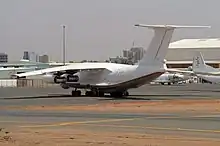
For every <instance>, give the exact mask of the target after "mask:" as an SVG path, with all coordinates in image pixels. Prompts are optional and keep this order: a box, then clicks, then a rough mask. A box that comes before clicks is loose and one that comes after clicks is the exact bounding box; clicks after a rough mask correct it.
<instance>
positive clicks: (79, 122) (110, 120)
mask: <svg viewBox="0 0 220 146" xmlns="http://www.w3.org/2000/svg"><path fill="white" fill-rule="evenodd" d="M182 118H198V117H197V116H187V117H185V116H183V117H182V116H180V117H168V116H161V117H154V116H153V117H141V118H129V119H104V120H95V121H75V122H62V123H55V124H45V125H44V124H42V125H28V126H19V127H23V128H34V127H36V128H37V127H39V128H40V127H55V126H68V125H74V124H89V123H103V122H118V121H131V120H138V119H182ZM149 128H150V127H148V129H149ZM151 128H152V127H151ZM154 129H155V127H154ZM160 129H161V128H160ZM161 130H163V129H161ZM164 130H166V128H165V129H164ZM185 130H186V129H185Z"/></svg>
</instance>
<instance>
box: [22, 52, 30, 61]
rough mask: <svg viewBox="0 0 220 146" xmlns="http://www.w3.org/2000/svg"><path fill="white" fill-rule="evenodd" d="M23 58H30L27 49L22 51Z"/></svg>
mask: <svg viewBox="0 0 220 146" xmlns="http://www.w3.org/2000/svg"><path fill="white" fill-rule="evenodd" d="M23 59H25V60H30V55H29V52H28V51H24V55H23Z"/></svg>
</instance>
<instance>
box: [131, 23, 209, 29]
mask: <svg viewBox="0 0 220 146" xmlns="http://www.w3.org/2000/svg"><path fill="white" fill-rule="evenodd" d="M134 26H137V27H148V28H167V29H169V28H211V26H188V25H145V24H135V25H134Z"/></svg>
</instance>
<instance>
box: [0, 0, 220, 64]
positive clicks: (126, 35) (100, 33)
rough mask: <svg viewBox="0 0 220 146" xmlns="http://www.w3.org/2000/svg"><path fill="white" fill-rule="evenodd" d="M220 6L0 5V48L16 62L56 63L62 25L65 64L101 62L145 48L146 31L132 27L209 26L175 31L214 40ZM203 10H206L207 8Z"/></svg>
mask: <svg viewBox="0 0 220 146" xmlns="http://www.w3.org/2000/svg"><path fill="white" fill-rule="evenodd" d="M219 4H220V1H217V0H211V1H205V0H194V1H190V0H185V1H180V0H179V1H176V0H169V1H168V0H164V1H161V0H117V1H116V0H111V1H103V0H93V1H86V0H80V1H77V0H65V2H64V1H61V0H47V1H43V0H33V1H29V0H19V1H17V0H2V1H1V2H0V19H1V23H0V31H1V33H0V40H1V43H0V48H1V52H3V53H4V52H6V53H7V54H8V55H9V60H11V57H10V56H13V60H19V59H21V58H20V56H21V55H22V52H23V51H24V50H28V51H30V52H32V51H34V52H38V53H39V54H48V55H49V56H50V58H51V60H54V61H62V57H63V55H62V52H63V51H62V25H63V24H65V25H66V26H67V27H66V60H67V61H71V60H84V59H87V60H106V59H108V58H109V57H114V56H117V55H122V50H123V49H127V48H131V47H132V43H133V42H135V44H136V46H138V47H144V49H146V48H147V46H148V43H149V41H150V40H151V38H152V34H153V32H152V30H147V29H144V28H135V27H134V24H136V23H145V24H184V25H210V26H212V28H211V29H204V30H201V29H199V30H193V33H190V31H185V30H178V31H176V32H175V33H174V37H173V41H174V40H179V39H182V38H208V37H218V38H219V37H220V21H219V20H218V19H216V17H215V15H216V14H218V11H219V10H218V6H219ZM207 6H208V7H207Z"/></svg>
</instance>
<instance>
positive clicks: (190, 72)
mask: <svg viewBox="0 0 220 146" xmlns="http://www.w3.org/2000/svg"><path fill="white" fill-rule="evenodd" d="M166 71H167V72H170V73H181V74H185V75H195V73H194V72H193V71H187V70H178V69H170V68H167V69H166Z"/></svg>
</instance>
